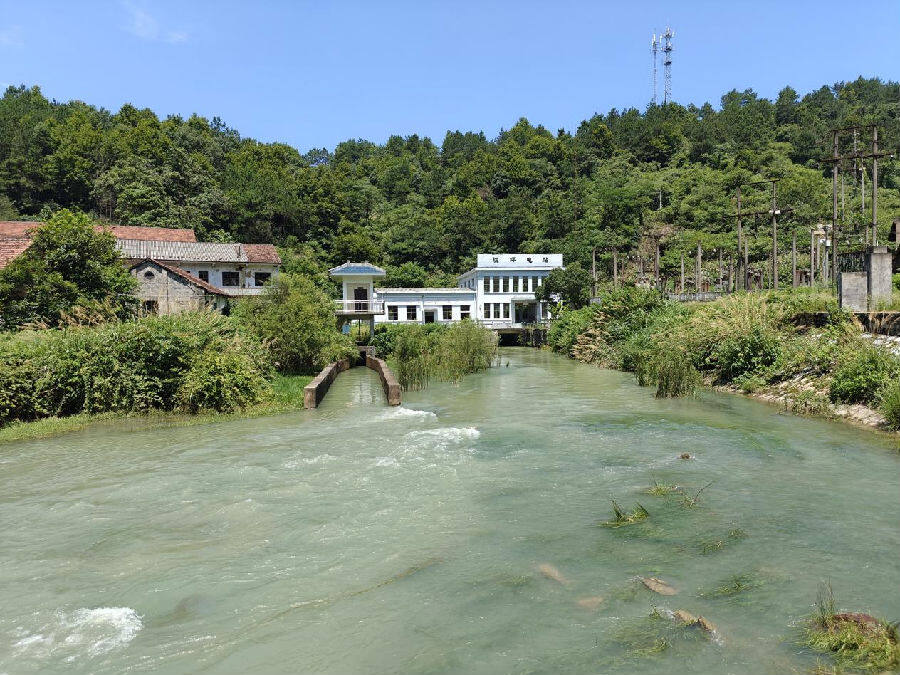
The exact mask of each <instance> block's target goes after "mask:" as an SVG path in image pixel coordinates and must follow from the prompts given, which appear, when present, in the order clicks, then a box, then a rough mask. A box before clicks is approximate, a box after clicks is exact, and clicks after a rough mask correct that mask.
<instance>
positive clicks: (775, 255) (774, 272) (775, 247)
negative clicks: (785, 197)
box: [772, 180, 778, 291]
mask: <svg viewBox="0 0 900 675" xmlns="http://www.w3.org/2000/svg"><path fill="white" fill-rule="evenodd" d="M775 182H776V181H774V180H773V181H772V288H774V289H775V290H776V291H777V290H778V219H777V217H776V215H777V213H778V212H777V211H776V210H775Z"/></svg>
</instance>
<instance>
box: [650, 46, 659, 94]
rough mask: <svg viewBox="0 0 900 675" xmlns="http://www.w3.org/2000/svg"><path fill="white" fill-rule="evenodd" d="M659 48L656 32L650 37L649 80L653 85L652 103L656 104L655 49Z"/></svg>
mask: <svg viewBox="0 0 900 675" xmlns="http://www.w3.org/2000/svg"><path fill="white" fill-rule="evenodd" d="M658 50H659V38H657V37H656V33H654V34H653V37H652V38H650V82H651V83H652V86H653V98H652V101H653V105H656V63H657V60H658V59H657V56H656V55H657V51H658Z"/></svg>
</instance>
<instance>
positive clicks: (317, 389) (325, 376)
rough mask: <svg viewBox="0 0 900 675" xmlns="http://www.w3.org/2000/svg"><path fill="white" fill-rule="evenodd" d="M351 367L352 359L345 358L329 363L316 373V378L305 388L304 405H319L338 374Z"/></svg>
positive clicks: (310, 406)
mask: <svg viewBox="0 0 900 675" xmlns="http://www.w3.org/2000/svg"><path fill="white" fill-rule="evenodd" d="M349 367H350V361H348V360H347V359H343V360H341V361H335V362H334V363H329V364H328V365H327V366H325V367H324V368H322V371H321V372H320V373H319V374H318V375H316V377H315V379H313V381H312V382H310V383H309V384H308V385H306V386H305V387H304V388H303V407H304V408H315V407H316V406H317V405H319V403H321V402H322V399H323V398H325V394H327V393H328V389H329V388H330V387H331V383H332V382H334V378H336V377H337V376H338V373H342V372H344V371H345V370H347V369H348V368H349Z"/></svg>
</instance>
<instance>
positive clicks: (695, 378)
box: [654, 351, 701, 398]
mask: <svg viewBox="0 0 900 675" xmlns="http://www.w3.org/2000/svg"><path fill="white" fill-rule="evenodd" d="M654 360H655V366H654V369H655V372H656V378H655V379H656V397H657V398H674V397H678V396H690V395H691V394H693V393H694V392H695V391H696V390H697V387H699V386H700V384H701V378H700V373H699V372H697V369H696V368H694V364H693V363H692V362H691V359H690V357H689V356H688V355H687V354H686V353H685V352H681V351H676V352H672V353H669V354H658V355H657V356H656V357H655V359H654Z"/></svg>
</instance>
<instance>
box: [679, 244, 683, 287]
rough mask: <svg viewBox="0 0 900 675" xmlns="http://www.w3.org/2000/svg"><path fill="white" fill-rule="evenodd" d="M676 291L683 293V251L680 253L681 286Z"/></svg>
mask: <svg viewBox="0 0 900 675" xmlns="http://www.w3.org/2000/svg"><path fill="white" fill-rule="evenodd" d="M678 292H679V293H684V252H682V254H681V287H680V290H679V291H678Z"/></svg>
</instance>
